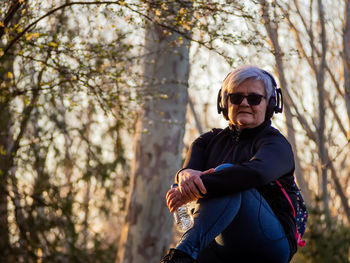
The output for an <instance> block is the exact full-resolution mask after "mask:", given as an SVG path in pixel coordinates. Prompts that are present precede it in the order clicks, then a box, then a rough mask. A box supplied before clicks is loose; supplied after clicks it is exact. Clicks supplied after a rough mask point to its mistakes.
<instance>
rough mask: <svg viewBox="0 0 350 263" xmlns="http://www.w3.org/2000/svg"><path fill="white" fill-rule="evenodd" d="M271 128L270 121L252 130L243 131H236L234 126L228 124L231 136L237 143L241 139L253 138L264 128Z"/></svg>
mask: <svg viewBox="0 0 350 263" xmlns="http://www.w3.org/2000/svg"><path fill="white" fill-rule="evenodd" d="M268 126H271V121H270V120H266V121H264V122H263V123H262V124H260V125H259V126H257V127H254V128H246V129H243V130H238V129H237V127H236V126H234V125H233V124H232V123H230V124H229V127H228V128H229V130H230V134H231V136H232V137H233V138H234V139H235V141H237V142H238V141H239V140H240V139H243V138H249V137H253V136H255V135H256V134H257V133H259V132H260V131H262V130H263V129H265V128H266V127H268Z"/></svg>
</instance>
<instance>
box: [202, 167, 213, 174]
mask: <svg viewBox="0 0 350 263" xmlns="http://www.w3.org/2000/svg"><path fill="white" fill-rule="evenodd" d="M214 171H215V169H214V168H210V169H208V170H205V171H204V172H202V173H201V175H202V174H212V173H214Z"/></svg>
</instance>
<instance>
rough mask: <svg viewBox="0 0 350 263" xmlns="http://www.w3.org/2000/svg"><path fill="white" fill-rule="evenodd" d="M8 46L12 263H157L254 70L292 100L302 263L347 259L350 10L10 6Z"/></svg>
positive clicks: (1, 93) (280, 124) (11, 0)
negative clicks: (236, 81) (229, 103)
mask: <svg viewBox="0 0 350 263" xmlns="http://www.w3.org/2000/svg"><path fill="white" fill-rule="evenodd" d="M0 38H1V41H0V182H1V184H0V262H123V263H142V262H157V261H159V260H160V258H161V256H162V255H164V253H165V252H166V250H167V249H168V248H169V245H170V244H171V243H173V242H175V241H176V238H177V235H176V232H174V231H173V219H172V215H171V214H170V213H169V211H168V209H167V207H166V204H165V193H166V192H167V190H168V189H169V186H170V184H171V183H172V181H173V179H174V175H175V173H176V171H177V170H178V169H179V168H180V167H181V164H182V161H183V158H184V154H185V153H186V150H187V149H188V147H189V144H190V142H191V141H192V140H193V139H194V138H196V137H197V136H198V135H199V134H201V133H202V132H205V131H207V130H209V129H211V128H213V127H225V125H227V123H225V121H224V120H223V118H222V117H221V116H219V115H217V113H216V95H217V92H218V90H219V88H220V86H221V83H222V80H223V79H224V77H225V76H226V75H227V73H229V72H230V71H231V70H232V69H233V68H235V67H236V66H239V65H242V64H256V65H258V66H260V67H262V68H264V69H266V70H268V71H270V72H271V73H273V75H274V76H276V79H278V85H279V87H281V89H282V91H283V95H284V103H285V108H284V113H283V114H280V115H276V116H274V121H273V123H274V125H275V126H276V127H277V128H279V129H280V130H281V132H282V133H283V134H284V135H285V136H286V137H287V138H288V140H289V141H290V143H291V145H292V147H293V150H294V153H295V162H296V172H295V175H296V178H297V182H298V184H299V186H300V188H301V190H302V192H303V195H304V197H305V201H306V203H307V206H308V209H309V212H310V216H309V222H308V229H307V231H306V234H305V239H306V242H307V245H306V247H304V248H301V249H300V250H299V252H298V253H297V255H296V256H295V258H294V259H293V262H317V263H320V262H327V263H328V262H349V261H350V226H349V222H350V208H349V196H350V184H349V180H350V144H349V141H350V80H349V77H350V2H349V1H348V0H332V1H331V0H308V1H298V0H289V1H288V0H283V1H282V0H276V1H265V0H251V1H240V0H237V1H225V0H222V1H198V0H193V1H188V0H183V1H173V0H165V1H156V0H149V1H147V0H144V1H137V0H134V1H131V0H129V1H70V0H45V1H39V0H4V1H1V3H0ZM276 161H278V160H276Z"/></svg>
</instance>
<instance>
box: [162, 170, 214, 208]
mask: <svg viewBox="0 0 350 263" xmlns="http://www.w3.org/2000/svg"><path fill="white" fill-rule="evenodd" d="M213 172H214V168H211V169H209V170H206V171H204V172H202V171H198V170H193V169H185V170H182V171H181V172H179V174H178V181H179V184H178V185H179V186H178V187H176V188H172V189H170V190H169V191H168V193H167V194H166V200H167V205H168V207H169V210H170V212H174V211H175V210H176V209H177V208H178V207H180V206H182V205H184V204H186V203H188V202H191V201H195V200H197V199H199V198H201V197H203V194H205V193H206V192H207V190H206V188H205V186H204V184H203V182H202V179H201V175H203V174H211V173H213Z"/></svg>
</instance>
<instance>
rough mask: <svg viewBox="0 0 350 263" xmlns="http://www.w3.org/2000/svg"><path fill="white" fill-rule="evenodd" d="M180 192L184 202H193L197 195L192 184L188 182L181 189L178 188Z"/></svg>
mask: <svg viewBox="0 0 350 263" xmlns="http://www.w3.org/2000/svg"><path fill="white" fill-rule="evenodd" d="M181 190H182V192H181V193H182V194H183V196H184V198H185V199H186V200H193V199H194V198H196V196H197V195H198V194H199V193H197V192H198V190H197V189H195V186H194V184H193V182H189V183H188V184H185V185H183V187H182V189H181V188H180V191H181Z"/></svg>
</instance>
